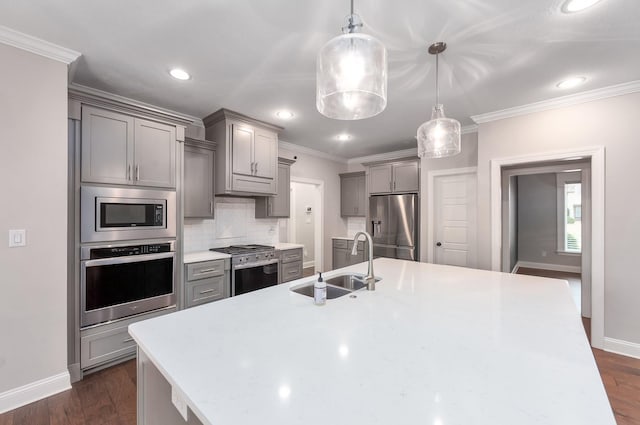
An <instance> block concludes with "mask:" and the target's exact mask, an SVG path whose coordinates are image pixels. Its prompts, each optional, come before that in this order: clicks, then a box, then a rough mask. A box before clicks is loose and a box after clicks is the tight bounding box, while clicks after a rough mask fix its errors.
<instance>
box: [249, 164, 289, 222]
mask: <svg viewBox="0 0 640 425" xmlns="http://www.w3.org/2000/svg"><path fill="white" fill-rule="evenodd" d="M294 162H295V161H294V160H292V159H287V158H278V193H277V194H276V195H275V196H262V197H257V198H256V218H272V217H273V218H275V217H277V218H289V211H290V209H291V203H290V194H291V164H293V163H294Z"/></svg>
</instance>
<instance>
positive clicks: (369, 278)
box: [351, 232, 376, 291]
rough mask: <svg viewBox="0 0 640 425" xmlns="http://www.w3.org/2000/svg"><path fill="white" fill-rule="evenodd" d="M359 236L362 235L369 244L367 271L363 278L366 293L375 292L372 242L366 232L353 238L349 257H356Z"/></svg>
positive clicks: (359, 233)
mask: <svg viewBox="0 0 640 425" xmlns="http://www.w3.org/2000/svg"><path fill="white" fill-rule="evenodd" d="M360 235H364V236H365V238H367V243H368V244H369V270H368V271H367V276H366V277H365V278H364V280H365V282H366V283H367V290H368V291H375V290H376V277H375V276H374V274H373V240H372V239H371V235H370V234H369V233H367V232H358V233H356V235H355V236H354V237H353V248H352V249H351V255H358V238H359V237H360Z"/></svg>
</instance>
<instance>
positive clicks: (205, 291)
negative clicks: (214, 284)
mask: <svg viewBox="0 0 640 425" xmlns="http://www.w3.org/2000/svg"><path fill="white" fill-rule="evenodd" d="M213 291H215V289H206V290H204V291H200V295H204V294H210V293H212V292H213Z"/></svg>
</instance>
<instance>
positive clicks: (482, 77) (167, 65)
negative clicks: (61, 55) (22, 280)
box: [0, 0, 640, 158]
mask: <svg viewBox="0 0 640 425" xmlns="http://www.w3.org/2000/svg"><path fill="white" fill-rule="evenodd" d="M561 6H562V0H465V1H451V0H404V1H394V2H391V1H388V0H356V2H355V10H356V13H358V14H359V15H360V16H361V17H362V19H363V21H364V23H365V28H364V32H366V33H369V34H371V35H373V36H375V37H377V38H378V39H379V40H381V41H382V42H383V43H384V44H385V45H386V47H387V50H388V58H389V82H388V104H387V108H386V110H385V111H384V112H382V113H381V114H380V115H378V116H376V117H373V118H369V119H366V120H360V121H336V120H331V119H328V118H325V117H324V116H322V115H321V114H320V113H318V112H317V110H316V107H315V60H316V54H317V52H318V50H319V49H320V47H321V46H322V45H323V44H324V43H325V42H326V41H328V40H329V39H330V38H332V37H333V36H335V35H338V34H339V32H340V28H341V26H342V25H343V20H344V18H345V16H346V14H347V13H348V8H349V2H348V1H347V0H322V1H301V0H297V1H296V0H269V1H265V0H243V1H238V0H206V1H205V0H190V1H182V2H180V1H168V0H153V1H151V0H149V1H146V2H144V1H125V0H111V1H108V2H95V1H86V0H24V1H4V2H2V3H0V25H5V26H7V27H9V28H12V29H15V30H17V31H21V32H23V33H26V34H29V35H32V36H35V37H39V38H42V39H44V40H47V41H50V42H52V43H55V44H58V45H61V46H64V47H67V48H70V49H73V50H76V51H78V52H81V53H82V55H83V56H82V57H81V58H80V59H79V63H78V64H77V67H76V73H75V74H74V77H73V82H74V83H78V84H82V85H86V86H90V87H93V88H97V89H101V90H105V91H108V92H112V93H115V94H118V95H122V96H126V97H130V98H133V99H136V100H139V101H143V102H147V103H151V104H154V105H157V106H161V107H164V108H168V109H172V110H175V111H179V112H182V113H185V114H190V115H193V116H197V117H204V116H206V115H208V114H210V113H211V112H214V111H216V110H217V109H219V108H221V107H225V108H229V109H232V110H235V111H238V112H241V113H244V114H246V115H249V116H252V117H255V118H258V119H261V120H265V121H269V122H273V123H275V124H279V125H282V126H284V127H285V131H284V132H283V133H282V135H281V139H282V140H285V141H287V142H290V143H295V144H299V145H302V146H306V147H310V148H313V149H316V150H319V151H323V152H326V153H330V154H333V155H338V156H342V157H345V158H352V157H358V156H364V155H370V154H376V153H382V152H389V151H394V150H400V149H407V148H411V147H414V146H415V140H414V136H415V134H416V129H417V128H418V126H419V125H420V124H421V123H422V122H424V121H426V120H427V119H428V118H429V116H430V110H431V107H432V105H433V102H434V79H435V75H434V65H435V62H434V58H433V56H430V55H429V54H428V53H427V46H428V45H429V44H431V43H432V42H434V41H439V40H442V41H446V42H447V44H448V49H447V51H446V52H445V53H443V55H442V56H441V61H440V92H441V100H442V102H443V103H444V105H445V112H446V113H447V115H448V116H451V117H454V118H456V119H458V120H459V121H460V122H461V123H462V125H463V126H465V125H470V124H472V121H471V119H470V116H472V115H476V114H482V113H487V112H492V111H496V110H500V109H505V108H509V107H514V106H520V105H524V104H528V103H532V102H536V101H541V100H546V99H550V98H553V97H558V96H563V95H567V94H571V93H575V92H578V91H585V90H590V89H595V88H600V87H606V86H610V85H614V84H618V83H623V82H628V81H632V80H638V79H640V54H639V53H640V25H638V23H637V21H638V17H640V1H637V0H602V1H601V2H600V3H598V4H596V6H594V7H592V8H591V9H588V10H585V11H582V12H578V13H573V14H565V13H562V12H560V9H561ZM173 67H181V68H184V69H185V70H187V71H188V72H190V73H191V75H192V79H191V80H189V81H178V80H174V79H172V78H171V77H170V76H169V75H168V71H169V69H171V68H173ZM572 75H582V76H586V77H587V78H588V80H587V82H586V83H585V84H584V85H582V86H580V87H579V88H575V89H571V90H561V89H559V88H557V87H556V84H557V83H558V82H559V81H560V80H562V79H563V78H565V77H567V76H572ZM285 108H286V109H288V110H291V111H292V112H293V113H294V114H295V117H294V118H293V119H291V120H289V121H286V122H284V121H282V120H280V119H278V118H277V117H275V112H276V111H277V110H280V109H285ZM342 132H348V133H350V134H352V135H353V138H352V140H349V141H347V142H340V141H338V140H336V138H335V136H336V135H337V134H339V133H342Z"/></svg>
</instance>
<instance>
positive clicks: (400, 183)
mask: <svg viewBox="0 0 640 425" xmlns="http://www.w3.org/2000/svg"><path fill="white" fill-rule="evenodd" d="M393 185H394V187H393V191H394V192H418V190H419V187H420V180H419V176H418V162H416V161H412V162H403V163H400V164H395V165H394V166H393Z"/></svg>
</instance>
